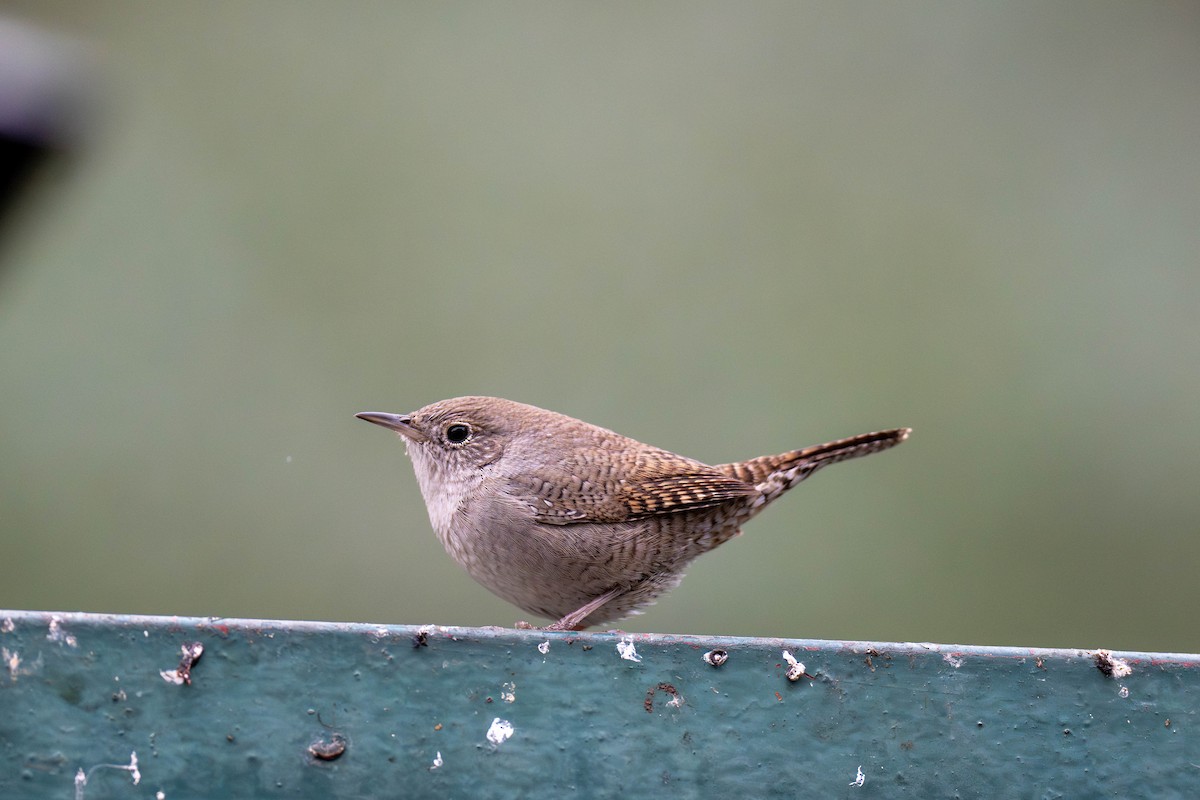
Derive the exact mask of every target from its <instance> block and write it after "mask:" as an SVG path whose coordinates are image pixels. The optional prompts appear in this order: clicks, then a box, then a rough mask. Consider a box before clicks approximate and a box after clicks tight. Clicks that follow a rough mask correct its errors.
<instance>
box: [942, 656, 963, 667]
mask: <svg viewBox="0 0 1200 800" xmlns="http://www.w3.org/2000/svg"><path fill="white" fill-rule="evenodd" d="M942 661H945V662H946V663H947V664H949V665H950V666H952V667H954V668H955V669H958V668H959V667H961V666H962V665H963V660H962V659H961V658H959V657H958V656H955V655H951V654H950V653H946V654H945V655H944V656H942Z"/></svg>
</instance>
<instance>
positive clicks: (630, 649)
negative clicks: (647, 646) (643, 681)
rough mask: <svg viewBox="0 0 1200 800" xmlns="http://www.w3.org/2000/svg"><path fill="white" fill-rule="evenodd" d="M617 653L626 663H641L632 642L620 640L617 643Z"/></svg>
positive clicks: (640, 658)
mask: <svg viewBox="0 0 1200 800" xmlns="http://www.w3.org/2000/svg"><path fill="white" fill-rule="evenodd" d="M617 653H618V655H620V656H621V658H623V659H625V660H626V661H641V660H642V657H641V656H639V655H638V651H637V648H636V647H634V646H633V642H629V641H626V640H625V639H622V640H621V641H619V642H617Z"/></svg>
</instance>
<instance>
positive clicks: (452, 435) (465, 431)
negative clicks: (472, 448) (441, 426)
mask: <svg viewBox="0 0 1200 800" xmlns="http://www.w3.org/2000/svg"><path fill="white" fill-rule="evenodd" d="M470 436H471V429H470V428H468V427H467V426H466V425H463V424H461V423H455V424H454V425H451V426H449V427H448V428H446V441H448V442H450V443H451V444H462V443H463V442H465V441H466V440H467V439H468V438H469V437H470Z"/></svg>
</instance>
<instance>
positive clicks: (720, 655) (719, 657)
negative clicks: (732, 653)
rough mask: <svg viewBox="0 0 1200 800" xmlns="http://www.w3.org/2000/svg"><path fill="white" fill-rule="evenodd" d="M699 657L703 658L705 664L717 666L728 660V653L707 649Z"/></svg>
mask: <svg viewBox="0 0 1200 800" xmlns="http://www.w3.org/2000/svg"><path fill="white" fill-rule="evenodd" d="M701 658H703V659H704V663H705V664H708V665H710V666H713V667H719V666H721V665H722V664H724V663H725V662H726V661H728V660H729V653H727V652H725V651H724V650H709V651H708V652H707V653H705V654H704V655H703V656H701Z"/></svg>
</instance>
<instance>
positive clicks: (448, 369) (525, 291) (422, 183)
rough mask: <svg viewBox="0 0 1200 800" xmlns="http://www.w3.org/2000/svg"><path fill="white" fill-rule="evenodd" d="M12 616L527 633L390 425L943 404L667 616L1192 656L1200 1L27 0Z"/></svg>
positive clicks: (774, 426)
mask: <svg viewBox="0 0 1200 800" xmlns="http://www.w3.org/2000/svg"><path fill="white" fill-rule="evenodd" d="M4 8H5V9H6V10H7V12H8V14H9V15H10V17H12V18H17V19H21V20H25V21H27V22H31V23H36V24H38V25H41V26H43V27H46V28H48V29H51V30H54V31H57V32H60V33H64V34H69V35H71V36H74V37H77V38H78V39H79V40H81V41H82V42H83V43H84V44H85V45H86V47H88V48H89V49H90V50H91V52H92V54H93V56H94V58H95V64H96V65H97V66H96V69H95V77H96V92H97V95H96V96H97V100H98V105H99V107H100V109H101V113H99V114H98V115H97V116H96V118H95V119H94V122H93V126H92V128H91V130H90V135H89V136H88V138H87V147H86V148H85V149H84V150H83V151H82V152H81V153H80V157H79V158H77V159H75V160H74V162H73V163H71V164H70V169H67V168H59V169H52V170H50V171H48V172H47V173H46V175H45V177H44V179H43V180H42V181H41V182H40V183H38V184H37V185H36V186H35V187H34V191H32V192H31V193H30V194H29V196H28V197H27V198H26V200H27V202H26V203H25V204H24V205H23V206H22V207H21V208H20V209H19V213H18V215H17V218H16V220H15V224H13V225H9V226H6V228H7V237H6V239H5V241H4V242H2V243H0V246H2V249H0V344H2V345H3V346H2V347H0V450H2V452H3V457H2V459H0V542H2V545H3V547H2V552H0V607H14V608H36V609H63V610H87V611H112V612H136V613H155V614H188V615H219V616H241V617H284V618H315V619H338V620H360V621H378V622H403V623H426V622H436V623H442V624H461V625H493V624H494V625H509V624H511V623H512V622H513V621H514V620H516V619H519V618H522V617H524V616H525V615H524V613H523V612H520V611H518V610H517V609H515V608H513V607H511V606H509V605H507V604H505V603H504V602H503V601H500V600H498V599H496V598H494V597H492V596H491V595H490V594H489V593H488V592H487V591H486V590H484V589H483V588H481V587H479V586H477V585H476V584H475V583H474V582H473V581H471V579H470V578H469V577H468V576H467V575H466V574H465V573H464V572H462V571H460V570H459V568H458V567H457V566H456V565H455V564H454V563H453V562H452V561H451V560H450V558H449V557H448V556H446V555H445V553H444V552H443V551H442V549H441V546H440V545H439V544H438V542H437V540H436V538H435V537H434V535H433V533H432V531H431V530H430V527H429V523H428V520H427V517H426V514H425V508H424V505H423V503H422V501H421V498H420V494H419V492H418V490H417V486H416V481H415V480H414V478H413V475H412V471H411V467H410V465H409V463H408V460H407V459H406V457H405V455H404V451H403V447H402V445H401V444H400V442H399V441H397V440H396V438H395V437H393V436H390V435H388V434H386V433H385V432H384V431H382V430H380V429H379V428H376V427H373V426H371V425H368V424H366V423H364V422H360V421H358V420H356V419H355V418H354V413H355V412H357V411H364V410H380V411H397V412H400V411H410V410H413V409H415V408H417V407H419V406H422V405H424V404H426V403H429V402H431V401H434V400H438V399H441V398H444V397H449V396H454V395H460V394H493V395H500V396H503V397H509V398H512V399H515V400H521V401H524V402H529V403H533V404H536V405H540V406H543V407H546V408H551V409H554V410H556V411H561V412H564V413H567V414H571V415H573V416H576V417H580V418H582V419H585V420H588V421H590V422H594V423H597V424H601V425H604V426H606V427H610V428H613V429H615V430H617V431H620V432H621V433H625V434H627V435H630V436H633V437H635V438H638V439H641V440H643V441H647V442H650V443H652V444H656V445H659V446H662V447H666V448H669V449H672V450H675V451H677V452H681V453H684V454H687V455H690V456H693V457H695V458H699V459H701V460H704V461H709V462H721V461H730V460H734V459H739V458H745V457H751V456H756V455H760V454H764V453H769V452H780V451H783V450H788V449H791V448H794V447H799V446H802V445H807V444H813V443H817V442H821V441H825V440H828V439H832V438H837V437H841V436H846V435H849V434H854V433H859V432H862V431H867V430H873V429H877V428H881V427H890V426H897V425H909V426H912V427H913V428H914V429H915V433H914V435H913V437H912V439H911V440H910V441H909V442H908V443H907V444H905V445H904V446H903V447H901V448H899V449H898V450H895V451H892V452H889V453H887V454H884V455H881V456H876V457H872V458H870V459H867V460H865V461H860V462H855V463H852V464H846V465H842V466H838V467H836V468H834V469H831V470H829V471H827V472H823V473H822V474H821V475H819V476H818V477H816V478H814V479H813V480H812V481H811V482H809V483H806V484H805V485H804V486H803V487H801V488H800V489H798V490H796V491H795V492H794V493H792V494H790V495H789V496H788V497H787V498H785V499H783V500H782V501H780V502H779V503H778V504H776V505H775V506H774V507H773V508H772V509H770V510H769V511H768V512H767V513H765V514H764V515H763V516H761V517H759V518H758V519H757V520H755V521H754V522H753V523H751V525H749V526H748V528H747V531H746V535H745V536H744V537H741V538H739V539H737V540H735V541H733V542H731V543H730V544H728V545H726V546H725V547H723V548H721V549H720V550H718V551H716V552H714V553H712V554H710V555H708V556H706V557H704V558H702V559H700V560H699V561H698V562H696V563H695V565H694V566H693V568H692V569H691V571H690V574H689V577H688V579H687V580H685V581H684V583H683V585H682V586H681V587H680V588H679V589H677V590H676V591H675V592H673V593H672V594H670V595H669V596H667V597H665V598H664V599H662V600H660V601H659V603H658V604H657V605H656V606H654V607H653V608H651V609H650V610H649V611H648V612H647V613H646V614H645V615H644V616H640V617H635V618H632V619H630V620H627V621H626V622H625V623H623V627H625V628H626V629H628V630H656V631H665V632H688V633H714V634H741V635H779V636H804V637H820V638H832V639H874V640H933V641H942V642H970V643H983V644H1008V645H1047V646H1079V647H1098V646H1104V647H1112V648H1134V649H1153V650H1167V651H1200V629H1198V626H1197V624H1196V622H1195V620H1194V614H1193V612H1194V609H1195V602H1196V601H1195V597H1196V587H1195V584H1196V580H1197V574H1198V569H1197V568H1198V566H1200V490H1198V487H1197V475H1198V470H1197V461H1198V453H1200V412H1198V406H1200V404H1198V402H1197V398H1198V397H1200V326H1198V324H1197V315H1198V313H1200V270H1198V269H1197V261H1198V259H1197V254H1198V253H1200V145H1198V142H1200V139H1198V138H1197V131H1200V11H1198V10H1197V6H1196V5H1195V4H1194V3H1190V2H1179V3H1155V4H1140V3H1139V4H1132V3H1098V2H1063V3H1054V4H1042V3H1006V4H994V3H914V4H892V3H883V2H875V3H859V2H854V3H842V2H825V3H815V4H797V3H791V2H782V3H737V4H732V3H729V4H725V3H604V4H582V3H581V4H562V3H516V4H445V3H438V4H393V3H356V4H349V5H346V4H336V3H283V2H262V3H253V4H247V3H241V2H222V3H202V4H201V3H154V2H144V3H143V2H137V3H134V2H106V3H77V2H56V1H55V0H30V1H29V2H17V3H12V2H9V3H6V4H5V5H4Z"/></svg>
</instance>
